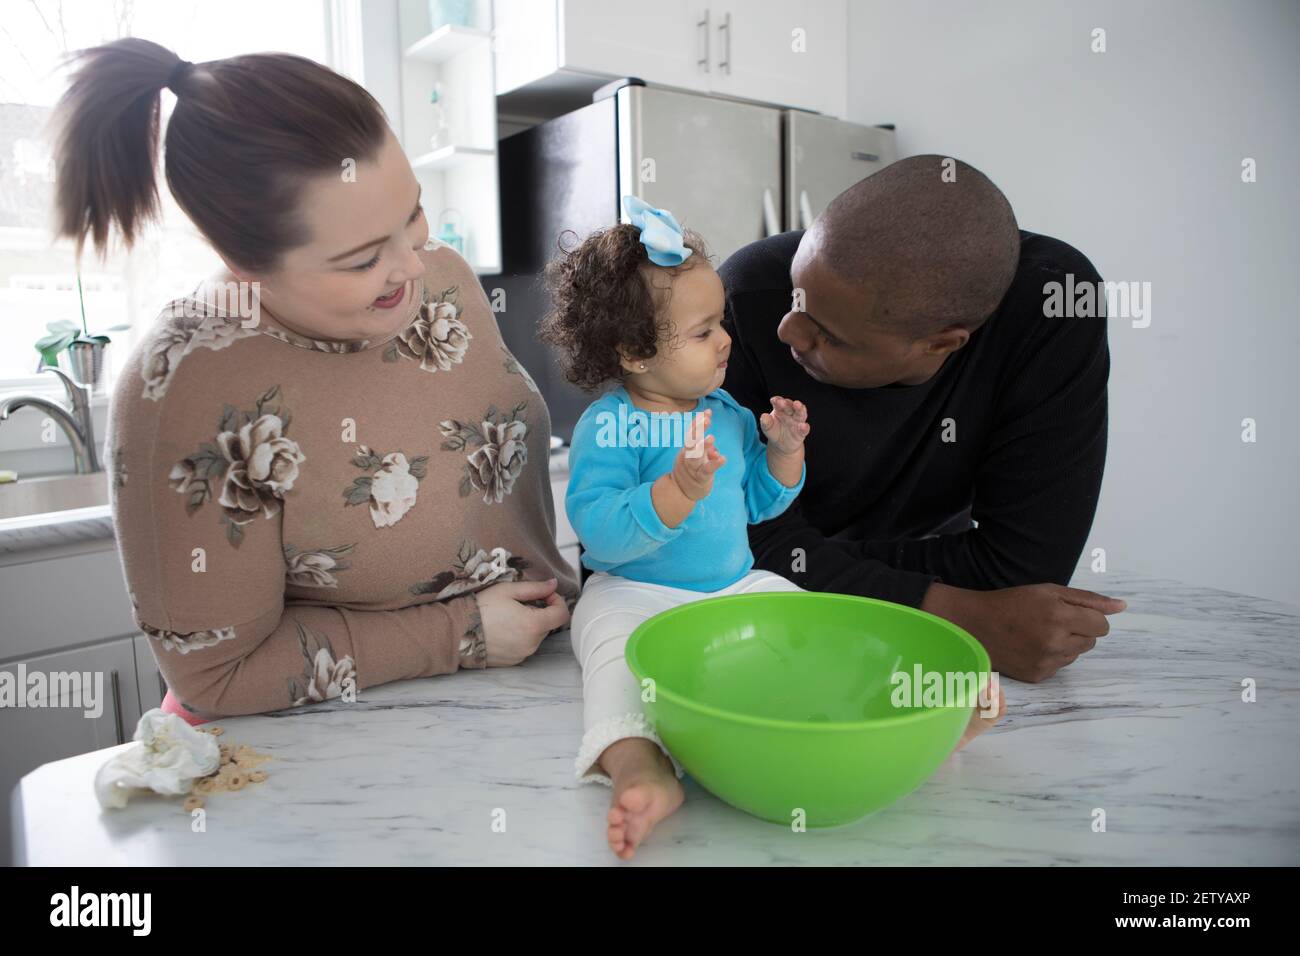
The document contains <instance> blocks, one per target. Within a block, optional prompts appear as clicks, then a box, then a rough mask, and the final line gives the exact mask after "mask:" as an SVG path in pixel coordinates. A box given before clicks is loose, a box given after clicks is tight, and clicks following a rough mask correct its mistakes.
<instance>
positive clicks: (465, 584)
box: [408, 539, 528, 601]
mask: <svg viewBox="0 0 1300 956" xmlns="http://www.w3.org/2000/svg"><path fill="white" fill-rule="evenodd" d="M527 567H528V561H527V559H526V558H523V557H519V556H516V555H513V554H511V553H510V552H509V551H507V550H506V549H505V548H493V549H492V550H491V551H490V552H489V551H486V550H484V549H483V548H479V547H476V546H475V544H474V543H473V542H472V541H471V540H469V539H462V540H461V542H460V547H459V549H457V552H456V560H454V561H453V562H452V564H451V570H449V571H440V572H439V573H438V574H436V575H434V577H433V578H431V579H430V580H428V581H422V582H420V583H419V584H412V585H411V586H410V588H408V590H409V591H410V592H411V593H412V594H432V595H434V596H435V597H434V599H435V600H438V601H441V600H443V599H444V598H449V597H455V596H456V595H457V594H464V593H465V592H466V591H473V590H478V589H479V588H482V587H485V586H487V585H489V584H495V583H497V582H499V581H518V580H519V578H520V575H521V574H522V573H523V571H524V570H525V569H526V568H527Z"/></svg>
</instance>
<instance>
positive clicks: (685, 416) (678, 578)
mask: <svg viewBox="0 0 1300 956" xmlns="http://www.w3.org/2000/svg"><path fill="white" fill-rule="evenodd" d="M706 409H712V410H713V420H712V422H711V423H710V425H709V430H708V433H709V434H710V435H712V436H713V439H714V444H715V446H716V447H717V450H718V452H719V453H720V454H722V455H723V456H725V457H726V459H727V461H726V464H724V465H723V466H722V467H721V468H719V469H718V471H717V472H716V473H715V474H714V476H713V490H712V491H711V492H710V493H709V494H708V496H707V497H705V498H704V499H703V500H702V501H699V502H697V503H696V505H695V507H694V508H692V509H691V513H690V514H689V515H687V516H686V520H685V521H683V522H682V523H681V524H679V525H678V526H677V527H675V528H670V527H668V526H667V525H665V524H664V523H663V521H662V520H661V519H660V518H659V514H658V512H656V511H655V507H654V502H653V501H652V500H651V497H650V486H651V485H652V484H654V482H655V480H656V479H657V478H659V477H661V476H662V475H664V474H666V473H668V472H669V471H671V470H672V467H673V460H674V459H675V458H676V457H677V454H678V452H679V451H680V450H681V448H682V447H683V446H684V444H685V434H686V429H687V428H689V426H690V423H691V421H693V420H694V418H695V416H696V415H697V414H699V413H700V412H703V411H704V410H706ZM571 445H572V447H571V448H570V451H569V490H568V494H567V495H566V496H565V500H564V509H565V511H566V513H567V514H568V516H569V522H570V523H571V524H572V525H573V528H574V530H575V531H576V532H577V533H578V539H579V540H580V541H581V542H582V547H583V555H582V563H583V564H585V565H586V566H587V567H588V568H590V569H591V570H593V571H606V572H608V573H610V574H617V575H619V576H621V577H625V578H630V579H632V580H634V581H648V582H651V583H653V584H664V585H668V586H670V587H678V588H687V589H689V590H692V591H716V590H718V589H720V588H725V587H727V586H729V585H731V584H734V583H736V582H737V581H739V580H740V579H741V578H743V577H744V576H745V575H746V574H748V573H749V571H750V570H751V569H752V568H753V567H754V555H753V553H752V552H751V551H750V550H749V535H748V525H751V524H757V523H759V522H761V521H767V520H769V519H771V518H775V517H776V516H777V515H779V514H781V512H783V511H785V509H786V508H788V507H789V506H790V503H791V502H792V501H794V499H795V497H796V496H797V495H798V494H799V491H800V489H802V488H803V484H804V478H805V477H806V476H807V468H806V467H805V468H803V469H802V470H801V471H800V474H799V483H798V484H797V485H795V486H794V487H793V488H787V487H785V485H783V484H781V482H779V481H778V480H777V479H776V477H775V476H774V475H773V474H772V471H771V469H770V468H768V466H767V446H766V445H765V444H764V443H763V440H762V438H760V437H759V433H758V425H757V424H756V423H755V421H754V415H753V413H752V412H750V411H749V410H748V409H746V408H743V407H741V405H740V404H739V403H737V402H736V400H735V399H734V398H732V397H731V396H730V395H728V394H727V393H726V392H725V391H723V390H722V389H720V388H719V389H716V390H714V391H712V392H710V393H709V394H707V395H705V396H703V397H701V398H700V400H699V401H698V402H697V403H696V405H695V408H694V410H692V411H690V412H678V413H674V414H667V413H653V414H652V413H650V412H645V411H642V410H641V409H638V408H636V406H635V405H633V404H632V399H631V397H630V396H629V395H628V393H627V389H625V388H623V387H622V386H621V385H620V386H618V387H617V388H615V389H614V390H613V391H611V392H609V393H607V394H605V395H602V396H601V397H600V398H599V399H597V400H596V401H594V402H592V403H591V405H590V406H588V408H587V410H586V411H585V412H583V413H582V417H581V418H580V419H578V424H577V425H576V426H575V427H574V430H573V440H572V442H571Z"/></svg>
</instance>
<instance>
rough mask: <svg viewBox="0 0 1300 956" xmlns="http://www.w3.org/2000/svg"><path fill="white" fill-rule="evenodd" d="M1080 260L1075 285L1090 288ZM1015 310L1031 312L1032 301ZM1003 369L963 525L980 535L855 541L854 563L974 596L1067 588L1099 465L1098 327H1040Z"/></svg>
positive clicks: (1102, 338)
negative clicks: (920, 576) (1047, 585)
mask: <svg viewBox="0 0 1300 956" xmlns="http://www.w3.org/2000/svg"><path fill="white" fill-rule="evenodd" d="M1080 259H1081V262H1080V264H1079V265H1078V266H1075V267H1074V272H1075V281H1076V284H1081V283H1083V282H1097V281H1099V278H1100V277H1099V276H1098V275H1097V273H1096V271H1095V270H1094V269H1092V267H1091V265H1090V264H1088V262H1087V260H1086V259H1082V257H1080ZM1061 279H1063V275H1062V274H1061V272H1060V271H1059V269H1050V270H1049V269H1044V270H1041V281H1037V280H1035V284H1036V286H1037V288H1039V289H1041V287H1042V283H1043V282H1050V281H1060V280H1061ZM1025 305H1026V307H1029V306H1033V307H1034V308H1038V309H1041V299H1039V300H1038V301H1036V302H1026V303H1025ZM1009 370H1010V373H1009V374H1010V375H1011V376H1012V377H1011V378H1010V379H1009V380H1008V381H1007V382H1006V383H1005V385H1004V386H1003V390H1002V393H1001V395H1000V396H999V398H998V402H997V407H996V410H995V415H996V418H995V422H994V425H993V430H992V432H991V433H990V435H989V436H988V439H987V442H986V445H985V449H984V452H983V455H982V456H981V460H980V464H979V470H978V473H977V475H976V479H975V489H974V501H973V504H972V507H971V516H972V517H973V518H974V519H975V520H976V521H978V522H979V527H978V528H971V529H970V530H967V531H961V532H958V533H955V534H942V535H936V536H932V537H928V538H920V539H910V540H902V541H892V542H875V541H873V542H863V543H861V545H860V546H859V547H857V548H855V551H856V552H857V553H858V554H860V555H861V556H862V557H864V558H874V559H878V560H886V561H888V562H889V563H890V564H892V565H893V566H894V567H897V568H902V569H907V570H911V571H921V572H926V573H933V574H937V575H939V576H940V578H942V579H943V582H944V583H945V584H948V585H951V586H955V587H961V588H969V589H972V590H977V591H989V590H994V589H996V588H1007V587H1015V586H1018V585H1024V584H1036V583H1040V582H1053V583H1056V584H1062V585H1066V584H1069V582H1070V578H1071V576H1072V575H1073V574H1074V569H1075V567H1076V565H1077V564H1078V561H1079V555H1080V554H1081V553H1082V551H1083V547H1084V544H1085V542H1086V540H1087V537H1088V532H1089V531H1090V530H1091V529H1092V522H1093V518H1094V517H1095V515H1096V510H1097V499H1098V496H1099V494H1100V491H1101V480H1102V474H1103V471H1104V470H1105V463H1106V435H1107V415H1108V413H1107V399H1106V383H1107V379H1108V378H1109V374H1110V350H1109V347H1108V345H1107V339H1106V319H1105V318H1104V317H1093V318H1083V317H1074V318H1046V317H1040V318H1038V319H1037V321H1036V323H1035V333H1034V334H1033V335H1031V336H1029V337H1028V339H1027V341H1026V343H1025V346H1024V348H1023V349H1022V350H1021V351H1020V352H1019V353H1018V354H1017V355H1016V356H1014V357H1013V358H1012V360H1011V364H1010V365H1009ZM958 426H959V428H960V422H958Z"/></svg>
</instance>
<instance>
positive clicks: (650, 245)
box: [623, 195, 692, 266]
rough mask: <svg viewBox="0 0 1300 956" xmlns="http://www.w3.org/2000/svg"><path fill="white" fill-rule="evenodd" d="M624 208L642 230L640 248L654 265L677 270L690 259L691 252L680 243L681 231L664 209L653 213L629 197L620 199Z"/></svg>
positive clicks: (638, 200)
mask: <svg viewBox="0 0 1300 956" xmlns="http://www.w3.org/2000/svg"><path fill="white" fill-rule="evenodd" d="M623 208H624V209H625V210H627V214H628V217H629V218H630V219H631V220H632V225H634V226H636V227H637V228H638V229H640V230H641V244H642V245H644V246H645V248H646V252H647V254H648V255H649V256H650V261H651V262H653V263H654V264H655V265H657V266H679V265H681V264H682V263H683V262H685V261H686V260H687V259H689V258H690V255H691V251H692V250H690V249H688V248H686V246H685V245H683V243H682V227H681V226H679V225H677V220H676V219H674V218H673V214H672V213H670V212H669V211H668V210H667V209H656V208H655V207H654V206H651V205H650V204H649V203H647V202H645V201H644V200H642V199H638V198H637V197H636V196H631V195H628V196H624V197H623Z"/></svg>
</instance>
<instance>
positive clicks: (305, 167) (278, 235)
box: [54, 38, 392, 273]
mask: <svg viewBox="0 0 1300 956" xmlns="http://www.w3.org/2000/svg"><path fill="white" fill-rule="evenodd" d="M73 56H74V58H75V59H78V60H80V61H81V65H80V69H79V70H78V71H77V73H76V74H75V76H74V77H73V78H72V84H71V86H70V87H69V88H68V90H67V92H66V93H64V95H63V98H62V99H61V100H60V101H59V105H58V107H57V108H56V110H55V123H56V125H57V127H58V133H57V142H56V145H55V174H56V177H57V178H56V180H55V184H54V186H55V194H56V196H57V199H56V204H57V208H56V210H55V212H56V217H57V218H56V223H57V231H58V235H59V237H60V238H68V239H73V240H75V241H76V243H77V255H78V257H80V255H81V249H82V245H83V243H84V241H85V239H86V236H87V234H89V235H90V237H91V238H92V239H93V241H94V245H95V249H96V251H98V252H99V253H100V254H101V255H102V254H103V250H104V249H105V248H106V246H107V243H108V235H109V227H110V226H111V225H113V224H116V226H117V227H118V229H119V230H120V231H121V234H122V238H123V239H124V240H125V242H126V244H127V246H128V247H129V246H130V245H131V243H132V241H133V240H134V239H136V238H137V237H138V235H139V233H140V231H141V227H142V226H143V225H145V224H146V223H147V222H148V221H149V220H151V219H154V218H156V217H157V215H158V212H159V204H158V185H157V169H158V146H159V143H158V139H159V129H158V127H159V113H160V106H159V103H160V97H159V92H160V91H161V90H162V88H163V87H164V86H170V87H171V88H172V90H173V91H175V92H177V94H178V99H177V103H176V107H175V109H173V110H172V113H171V117H170V118H169V119H168V121H167V134H166V136H165V138H164V139H165V143H164V146H165V149H164V153H165V163H164V165H165V169H166V178H167V186H168V188H169V189H170V190H171V194H172V195H173V196H174V197H175V198H176V204H177V205H178V206H180V208H181V209H182V210H183V211H184V212H185V213H186V215H188V216H189V217H190V219H191V220H193V222H194V225H195V226H197V227H198V229H199V231H200V232H201V233H203V235H204V236H205V237H206V238H207V240H208V241H209V242H210V243H212V246H213V248H214V249H216V251H217V252H218V253H219V254H220V255H221V256H222V257H223V258H224V259H225V260H226V262H227V263H229V264H231V265H234V266H237V267H239V268H240V269H243V270H246V271H248V272H250V273H266V272H269V271H272V270H274V269H275V268H276V267H277V265H278V264H279V263H280V262H281V261H282V259H283V256H284V254H285V252H286V251H288V250H289V249H290V248H293V247H294V246H297V245H301V244H302V243H305V242H308V241H309V240H310V236H309V231H308V227H307V223H306V219H305V217H304V216H303V214H302V210H301V209H300V208H299V206H298V203H299V197H300V195H301V193H302V190H303V187H304V186H305V185H306V183H307V182H308V181H309V180H310V179H311V178H312V177H314V176H323V175H330V176H335V177H337V176H338V175H339V170H340V168H341V165H342V164H343V163H344V162H345V161H346V160H349V159H350V160H352V161H353V162H355V163H360V162H363V161H366V160H371V159H374V158H375V157H377V156H378V155H379V152H380V150H381V148H382V147H383V145H384V143H385V141H386V137H388V136H391V135H392V134H391V132H390V131H389V129H388V121H387V117H385V116H384V111H383V109H382V108H381V107H380V105H379V103H378V102H377V101H376V100H375V98H374V97H373V96H371V95H370V93H368V92H367V91H366V90H365V88H364V87H362V86H360V85H359V84H357V83H355V82H353V81H352V80H350V79H348V78H347V77H345V76H341V75H339V74H338V73H335V72H334V71H333V70H331V69H329V68H328V67H324V66H321V65H320V64H319V63H316V62H314V61H312V60H309V59H307V58H306V57H301V56H294V55H292V54H288V53H248V54H243V55H240V56H232V57H226V58H225V59H220V60H208V61H206V62H204V63H202V64H200V65H199V66H198V67H197V68H194V69H191V66H192V64H190V63H188V62H187V61H185V60H182V59H180V58H179V57H178V56H177V55H176V54H175V53H172V52H171V51H170V50H168V49H167V48H166V47H161V46H159V45H158V44H156V43H150V42H149V41H148V40H140V39H136V38H127V39H123V40H116V41H114V42H112V43H109V44H107V45H105V46H100V47H94V48H92V49H89V50H81V51H79V52H77V53H76V54H73Z"/></svg>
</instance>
